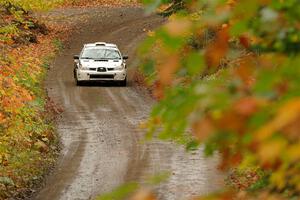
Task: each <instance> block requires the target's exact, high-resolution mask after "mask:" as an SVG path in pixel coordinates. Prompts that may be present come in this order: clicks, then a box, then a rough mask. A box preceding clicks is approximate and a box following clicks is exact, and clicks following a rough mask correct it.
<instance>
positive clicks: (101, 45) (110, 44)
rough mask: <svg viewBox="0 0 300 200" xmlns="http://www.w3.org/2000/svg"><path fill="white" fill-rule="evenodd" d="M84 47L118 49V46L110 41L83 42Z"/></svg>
mask: <svg viewBox="0 0 300 200" xmlns="http://www.w3.org/2000/svg"><path fill="white" fill-rule="evenodd" d="M84 47H85V48H86V47H108V48H114V49H118V46H117V45H116V44H112V43H106V42H95V43H88V44H85V45H84Z"/></svg>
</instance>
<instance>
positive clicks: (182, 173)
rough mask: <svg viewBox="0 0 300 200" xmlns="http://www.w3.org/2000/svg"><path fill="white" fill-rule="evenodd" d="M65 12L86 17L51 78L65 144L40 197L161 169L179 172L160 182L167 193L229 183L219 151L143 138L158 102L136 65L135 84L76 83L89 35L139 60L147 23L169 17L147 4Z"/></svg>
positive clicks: (167, 196)
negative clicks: (76, 61) (76, 62)
mask: <svg viewBox="0 0 300 200" xmlns="http://www.w3.org/2000/svg"><path fill="white" fill-rule="evenodd" d="M58 14H59V15H61V16H64V18H63V20H73V21H74V20H76V16H84V17H85V20H82V22H80V23H78V24H77V30H78V32H76V33H74V34H73V35H72V36H71V38H70V43H69V44H68V45H67V46H66V48H65V49H64V50H63V52H62V53H61V54H60V55H59V56H58V57H57V58H56V60H55V62H54V64H53V66H52V68H51V70H50V71H49V75H48V78H47V81H46V87H47V91H48V93H49V96H50V97H51V98H52V99H53V100H54V101H55V102H56V103H58V104H59V105H61V106H62V107H63V109H64V112H63V114H62V116H61V118H60V119H59V120H58V125H57V129H58V133H59V135H60V137H61V141H62V147H63V148H62V152H61V156H60V159H59V161H58V164H57V166H56V167H55V169H54V170H53V172H52V173H51V174H50V175H49V177H48V178H47V180H46V181H45V184H44V186H43V188H42V189H41V190H40V191H39V192H38V193H37V194H36V195H35V197H34V199H36V200H56V199H60V200H75V199H76V200H81V199H82V200H83V199H93V198H95V197H96V196H97V195H99V194H102V193H105V192H110V191H111V190H112V189H113V188H114V187H116V186H119V185H121V184H123V183H125V182H126V181H140V182H143V180H145V179H146V178H147V177H149V176H151V175H153V174H156V173H158V172H161V171H169V172H170V173H171V174H172V176H171V177H170V178H169V179H168V180H167V181H166V182H164V183H162V184H160V185H158V186H156V187H155V191H156V193H157V195H158V198H159V199H163V200H177V199H179V200H181V199H186V198H188V197H191V196H194V195H196V194H206V193H208V192H211V191H213V190H215V189H217V188H218V187H220V185H221V184H222V179H223V178H222V174H221V173H220V172H218V171H217V170H216V165H217V158H209V159H208V158H205V157H204V156H203V154H202V151H201V149H200V150H199V151H196V152H190V153H188V152H185V150H184V148H183V147H180V146H177V145H175V144H172V143H169V142H162V141H157V140H153V141H150V142H148V143H142V142H141V139H143V130H140V129H139V128H138V126H139V124H140V123H141V122H142V121H144V120H145V119H146V118H147V116H148V114H149V112H150V110H151V106H152V105H153V104H154V100H153V99H152V98H151V97H150V96H149V95H148V94H147V92H146V91H145V90H144V89H143V88H141V87H139V86H136V85H135V84H134V83H133V81H131V80H132V71H133V70H134V69H132V68H131V69H130V70H129V86H128V87H118V86H114V85H111V84H92V85H89V86H81V87H77V86H75V83H74V80H73V73H72V71H73V60H72V56H73V55H75V54H78V53H79V52H80V50H81V48H82V46H83V44H84V43H88V42H96V41H106V42H112V43H116V44H117V45H118V46H119V48H120V49H121V51H122V52H123V53H124V54H128V55H129V56H130V59H129V60H128V66H129V68H130V64H131V63H132V62H133V60H134V59H133V58H134V55H135V50H136V47H137V45H138V43H139V42H140V41H141V40H142V39H143V37H144V36H145V29H146V30H149V29H150V30H152V29H154V28H155V27H157V26H159V25H160V24H162V23H163V19H162V18H161V17H159V16H154V15H150V16H147V15H145V14H144V11H143V10H142V9H141V8H134V7H132V8H131V7H123V8H99V9H98V8H97V9H95V8H92V9H87V10H85V9H73V10H72V9H70V10H69V11H60V10H58V11H55V12H53V13H52V15H54V16H56V15H58Z"/></svg>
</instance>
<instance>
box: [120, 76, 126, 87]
mask: <svg viewBox="0 0 300 200" xmlns="http://www.w3.org/2000/svg"><path fill="white" fill-rule="evenodd" d="M126 85H127V77H126V78H125V79H124V80H123V81H120V86H122V87H126Z"/></svg>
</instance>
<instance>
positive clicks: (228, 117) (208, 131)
mask: <svg viewBox="0 0 300 200" xmlns="http://www.w3.org/2000/svg"><path fill="white" fill-rule="evenodd" d="M172 2H173V3H176V1H170V0H166V1H160V0H158V1H157V0H155V1H154V0H145V4H146V5H147V6H148V9H149V10H151V11H153V10H155V9H157V8H158V7H159V6H164V7H166V5H169V4H170V3H171V4H172ZM181 2H182V4H181V5H182V6H181V7H180V8H179V9H178V10H177V12H174V13H173V14H172V15H171V16H170V17H169V19H168V22H167V23H166V24H165V25H164V26H163V27H161V28H159V29H158V30H157V31H155V32H149V37H148V38H147V39H146V41H145V42H144V44H143V45H142V47H141V48H140V51H139V54H140V57H141V59H142V61H143V63H144V64H143V66H142V70H143V72H144V74H145V75H146V81H147V82H148V83H150V84H152V86H153V88H154V90H153V93H154V95H155V97H156V98H157V99H159V102H158V104H157V105H156V106H155V108H154V109H153V111H152V115H151V118H150V119H149V121H148V123H147V127H148V130H149V132H148V134H149V136H151V135H157V136H158V137H159V138H162V139H171V140H175V141H177V142H179V143H183V144H186V145H187V147H188V148H190V147H194V146H195V145H196V144H202V143H204V144H205V153H206V154H207V155H212V154H213V153H215V152H219V154H220V157H221V163H220V168H221V169H224V170H226V169H232V168H238V170H241V171H243V169H246V168H251V167H253V168H257V167H258V168H259V170H262V173H263V175H261V177H259V178H257V181H256V182H254V183H253V184H252V186H251V187H252V188H251V187H250V186H249V187H248V186H247V187H248V189H249V190H247V189H246V190H238V189H232V188H231V189H229V188H225V189H224V192H221V193H219V194H217V195H213V196H210V197H207V198H204V197H203V198H202V197H201V198H199V199H233V198H237V199H263V200H266V199H299V197H300V123H299V122H300V84H299V80H300V79H299V78H300V54H299V50H300V3H299V1H298V0H287V1H283V0H240V1H232V0H229V1H225V0H198V1H181ZM188 133H191V134H188ZM199 167H200V166H199ZM240 175H241V173H240ZM237 176H239V174H237ZM259 181H260V182H259ZM195 187H197V186H195ZM243 189H244V188H243Z"/></svg>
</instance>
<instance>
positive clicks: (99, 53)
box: [81, 48, 121, 59]
mask: <svg viewBox="0 0 300 200" xmlns="http://www.w3.org/2000/svg"><path fill="white" fill-rule="evenodd" d="M81 58H85V59H121V56H120V53H119V51H118V50H115V49H100V48H86V49H84V50H83V52H82V54H81Z"/></svg>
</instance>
